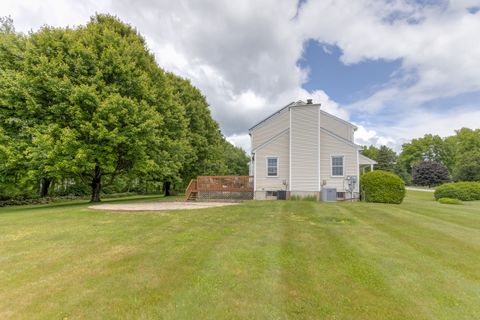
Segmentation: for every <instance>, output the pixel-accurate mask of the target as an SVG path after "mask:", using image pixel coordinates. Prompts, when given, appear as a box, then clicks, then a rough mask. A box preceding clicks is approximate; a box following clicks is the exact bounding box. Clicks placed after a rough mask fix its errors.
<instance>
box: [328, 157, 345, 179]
mask: <svg viewBox="0 0 480 320" xmlns="http://www.w3.org/2000/svg"><path fill="white" fill-rule="evenodd" d="M333 157H342V158H343V161H342V163H343V170H342V171H343V172H342V173H343V174H342V175H341V176H334V175H333ZM330 177H331V178H344V177H345V155H344V154H331V155H330Z"/></svg>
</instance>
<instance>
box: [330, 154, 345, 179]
mask: <svg viewBox="0 0 480 320" xmlns="http://www.w3.org/2000/svg"><path fill="white" fill-rule="evenodd" d="M332 176H333V177H341V176H343V156H332Z"/></svg>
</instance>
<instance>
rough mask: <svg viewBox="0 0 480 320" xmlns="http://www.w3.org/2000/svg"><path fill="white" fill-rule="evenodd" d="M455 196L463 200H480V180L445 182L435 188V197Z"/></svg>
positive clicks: (454, 197)
mask: <svg viewBox="0 0 480 320" xmlns="http://www.w3.org/2000/svg"><path fill="white" fill-rule="evenodd" d="M440 198H453V199H458V200H462V201H473V200H480V182H452V183H444V184H442V185H441V186H438V187H437V188H436V189H435V199H437V200H438V199H440Z"/></svg>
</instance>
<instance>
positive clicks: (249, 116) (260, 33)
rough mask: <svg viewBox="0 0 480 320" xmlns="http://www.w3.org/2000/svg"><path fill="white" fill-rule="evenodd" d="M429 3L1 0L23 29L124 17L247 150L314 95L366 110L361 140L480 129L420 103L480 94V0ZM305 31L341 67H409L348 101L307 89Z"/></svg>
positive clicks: (348, 111)
mask: <svg viewBox="0 0 480 320" xmlns="http://www.w3.org/2000/svg"><path fill="white" fill-rule="evenodd" d="M423 3H424V4H422V3H417V2H415V1H410V0H393V1H370V0H358V1H350V0H336V1H314V0H309V1H307V2H306V3H304V4H303V5H302V7H301V8H300V10H299V12H298V14H297V5H298V2H297V0H264V1H257V0H245V1H237V2H231V1H223V2H222V1H220V2H219V1H215V0H202V1H200V0H195V1H194V0H192V1H187V0H186V1H168V0H163V1H154V0H139V1H136V2H135V3H134V4H132V2H131V1H127V0H120V1H111V0H101V1H93V0H89V1H73V0H71V1H53V0H46V1H36V0H29V1H27V0H26V1H13V0H12V1H2V2H1V3H0V12H2V15H9V14H10V15H11V16H12V18H13V19H14V22H15V25H16V27H17V29H19V30H22V31H24V32H26V31H28V30H30V29H37V28H39V27H40V26H41V25H43V24H49V25H53V26H66V25H78V24H84V23H86V22H87V21H88V19H89V17H90V16H92V15H93V14H95V12H101V13H102V12H105V13H106V12H108V13H111V14H115V15H117V16H119V17H120V18H121V19H122V20H124V21H126V22H128V23H130V24H132V25H133V26H135V27H137V29H138V30H139V32H140V33H141V34H143V35H144V36H145V37H146V39H147V43H148V46H149V47H150V49H151V50H152V52H153V53H154V54H155V57H156V59H157V61H158V63H159V64H160V65H161V66H162V67H163V68H165V69H167V70H169V71H173V72H175V73H177V74H179V75H181V76H183V77H186V78H189V79H190V80H191V81H192V83H193V84H194V85H195V86H197V87H198V88H200V89H201V90H202V92H203V93H204V94H205V96H206V97H207V100H208V102H209V103H210V105H211V109H212V114H213V116H214V117H215V119H217V120H218V121H219V123H220V125H221V128H222V131H223V132H224V134H225V135H226V136H228V137H229V138H228V139H229V140H230V141H232V142H233V143H235V144H236V145H239V146H242V147H244V148H245V149H249V147H248V143H249V139H247V138H248V135H247V134H246V132H247V130H248V128H249V127H250V126H251V125H253V124H254V123H256V122H257V121H258V120H260V119H262V118H264V117H265V116H267V115H268V114H270V113H272V112H274V111H276V110H277V109H279V108H281V107H282V106H284V105H286V104H287V103H289V102H291V101H295V100H299V99H307V98H313V99H314V101H315V102H320V103H322V108H323V109H324V110H326V111H327V112H330V113H333V114H335V115H337V116H339V117H341V118H344V119H346V120H348V119H350V118H351V117H352V116H355V117H354V118H355V119H357V118H359V117H358V116H359V115H362V117H360V118H361V120H362V121H363V122H362V121H357V122H359V123H358V126H359V130H358V132H357V139H358V141H361V142H362V144H363V143H365V144H368V143H374V144H387V145H394V146H396V147H397V148H398V146H399V145H400V144H401V143H402V142H403V141H405V139H409V138H413V137H415V136H418V135H423V134H424V133H426V132H432V133H444V134H447V132H448V133H452V132H453V129H456V128H459V127H460V126H471V127H475V126H477V127H478V123H477V122H475V121H473V120H474V119H480V115H479V114H478V112H477V111H472V109H473V108H472V107H471V108H469V109H466V108H463V109H462V112H463V113H460V112H459V111H458V110H460V109H459V108H460V107H456V108H455V109H454V108H452V110H450V112H448V113H447V114H448V116H443V115H437V114H435V113H434V112H432V111H430V112H429V111H428V110H427V111H425V110H422V109H421V108H420V106H421V104H422V103H423V102H425V101H428V100H431V99H434V98H441V97H449V96H454V95H458V94H461V93H465V92H472V91H480V77H479V76H478V75H479V74H480V59H478V57H480V42H478V41H475V40H476V38H477V37H478V30H480V12H478V13H476V14H475V15H473V14H470V13H469V12H468V11H467V10H466V8H468V7H473V6H475V5H478V1H477V0H473V1H470V0H456V1H438V2H426V3H427V4H425V2H423ZM308 39H315V40H317V41H319V42H322V43H328V44H332V45H337V46H339V47H340V48H341V49H342V51H343V55H342V57H341V59H342V61H343V62H344V63H345V64H355V63H358V62H361V61H364V60H366V59H385V60H394V59H402V70H401V71H400V72H399V73H398V74H397V75H396V76H395V77H394V79H392V81H390V82H388V83H385V84H383V85H381V86H379V88H380V89H378V90H377V91H376V92H374V93H373V94H372V95H371V96H370V97H368V98H366V99H364V100H362V101H356V102H354V103H352V104H351V105H343V106H342V105H339V104H338V103H336V102H335V101H333V100H332V99H330V98H329V96H328V95H327V93H325V92H324V91H322V90H321V88H320V89H319V90H317V91H315V92H307V91H305V90H304V89H302V84H303V83H304V82H305V80H306V77H307V70H302V69H300V68H299V66H298V65H297V61H298V59H299V58H300V57H301V56H302V53H303V50H304V43H305V41H306V40H308ZM337 85H339V86H341V85H342V84H341V83H340V84H337ZM386 107H388V108H391V110H389V112H391V113H392V114H395V116H396V118H393V117H392V119H390V120H391V121H390V123H389V124H388V125H385V124H384V123H383V122H381V121H368V119H369V117H370V119H375V120H376V119H377V118H376V117H377V113H380V112H382V113H385V108H386ZM422 117H423V118H422ZM475 117H476V118H475ZM424 119H427V120H428V121H427V120H424ZM472 119H473V120H472Z"/></svg>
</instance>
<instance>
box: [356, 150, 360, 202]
mask: <svg viewBox="0 0 480 320" xmlns="http://www.w3.org/2000/svg"><path fill="white" fill-rule="evenodd" d="M355 188H356V189H357V190H358V191H357V192H358V193H360V150H357V185H356V187H355Z"/></svg>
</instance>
